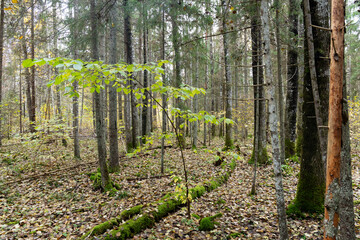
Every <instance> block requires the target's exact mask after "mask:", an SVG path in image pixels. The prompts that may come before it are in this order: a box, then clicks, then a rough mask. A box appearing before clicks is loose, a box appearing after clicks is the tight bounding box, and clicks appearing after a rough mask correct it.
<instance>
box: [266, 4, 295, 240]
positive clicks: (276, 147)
mask: <svg viewBox="0 0 360 240" xmlns="http://www.w3.org/2000/svg"><path fill="white" fill-rule="evenodd" d="M261 23H262V28H263V37H264V43H265V44H264V63H265V74H266V79H267V81H268V82H269V83H271V87H270V92H269V93H270V100H269V113H270V116H269V118H270V132H271V146H272V150H273V167H274V175H275V190H276V204H277V212H278V218H279V232H280V239H281V240H284V239H288V230H287V224H286V212H285V201H284V190H283V185H282V173H281V156H280V142H279V132H278V122H279V117H278V115H277V111H276V99H275V89H276V86H275V84H274V81H273V74H272V63H271V55H270V31H269V28H270V26H269V25H270V23H269V2H268V0H261Z"/></svg>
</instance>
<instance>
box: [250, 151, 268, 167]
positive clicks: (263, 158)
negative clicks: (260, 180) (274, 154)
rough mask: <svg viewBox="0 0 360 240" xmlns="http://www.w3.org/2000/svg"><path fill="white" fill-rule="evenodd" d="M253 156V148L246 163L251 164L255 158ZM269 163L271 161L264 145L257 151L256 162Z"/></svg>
mask: <svg viewBox="0 0 360 240" xmlns="http://www.w3.org/2000/svg"><path fill="white" fill-rule="evenodd" d="M254 158H255V150H254V149H253V150H252V153H251V158H250V159H249V161H248V163H249V164H253V163H254V160H255V159H254ZM270 163H271V161H270V160H269V156H268V153H267V149H266V147H265V148H263V149H262V151H259V155H258V162H257V164H270Z"/></svg>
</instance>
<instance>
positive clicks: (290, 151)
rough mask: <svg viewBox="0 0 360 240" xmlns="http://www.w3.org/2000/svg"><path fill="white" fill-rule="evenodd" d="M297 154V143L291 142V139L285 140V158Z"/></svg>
mask: <svg viewBox="0 0 360 240" xmlns="http://www.w3.org/2000/svg"><path fill="white" fill-rule="evenodd" d="M295 153H296V151H295V143H294V142H292V141H290V139H285V158H290V157H292V156H294V155H295Z"/></svg>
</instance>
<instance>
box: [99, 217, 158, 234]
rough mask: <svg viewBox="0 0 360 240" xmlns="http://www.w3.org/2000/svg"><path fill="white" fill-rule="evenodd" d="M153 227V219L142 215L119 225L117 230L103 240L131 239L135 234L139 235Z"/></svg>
mask: <svg viewBox="0 0 360 240" xmlns="http://www.w3.org/2000/svg"><path fill="white" fill-rule="evenodd" d="M153 225H154V219H152V218H151V217H150V216H149V215H147V214H146V215H143V216H141V217H139V218H138V219H136V220H133V219H130V220H128V221H127V222H126V223H124V224H122V225H120V226H119V227H118V229H115V230H113V231H111V232H110V236H107V237H105V239H108V240H112V239H127V238H131V237H133V236H134V235H135V234H138V233H140V232H141V231H142V230H144V229H146V228H148V227H151V226H153Z"/></svg>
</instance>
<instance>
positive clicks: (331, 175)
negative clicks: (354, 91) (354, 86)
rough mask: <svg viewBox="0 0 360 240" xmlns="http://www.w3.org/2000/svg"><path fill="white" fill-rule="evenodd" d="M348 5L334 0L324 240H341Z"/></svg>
mask: <svg viewBox="0 0 360 240" xmlns="http://www.w3.org/2000/svg"><path fill="white" fill-rule="evenodd" d="M344 32H345V2H344V1H343V0H332V1H331V41H330V93H329V132H328V145H327V146H328V147H327V168H326V195H325V220H324V225H325V226H324V230H325V235H324V239H326V240H335V239H338V238H337V235H338V228H339V221H340V219H339V213H340V209H339V204H340V198H341V195H340V194H341V190H340V189H341V176H340V172H341V171H340V165H341V146H342V131H341V129H342V121H343V119H342V102H343V95H342V93H343V89H342V88H343V77H344V68H343V67H344Z"/></svg>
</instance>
